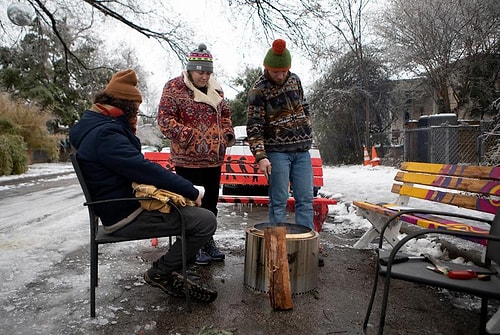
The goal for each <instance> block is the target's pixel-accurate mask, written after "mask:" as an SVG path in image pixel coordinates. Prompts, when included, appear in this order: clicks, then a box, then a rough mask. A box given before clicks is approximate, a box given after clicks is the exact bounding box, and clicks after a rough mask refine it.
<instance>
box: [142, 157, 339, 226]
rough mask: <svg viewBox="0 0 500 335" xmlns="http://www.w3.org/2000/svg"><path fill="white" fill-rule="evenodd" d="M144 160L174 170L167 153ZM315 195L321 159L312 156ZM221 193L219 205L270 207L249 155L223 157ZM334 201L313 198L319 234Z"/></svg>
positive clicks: (264, 183) (320, 178)
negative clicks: (329, 207)
mask: <svg viewBox="0 0 500 335" xmlns="http://www.w3.org/2000/svg"><path fill="white" fill-rule="evenodd" d="M144 157H145V158H147V159H149V160H150V161H153V162H156V163H158V164H160V165H161V166H163V167H164V168H166V169H169V170H171V171H174V170H175V169H174V166H173V165H172V162H171V161H170V153H168V152H146V153H145V154H144ZM312 164H313V174H314V187H315V195H316V194H317V191H318V190H319V189H320V188H321V187H322V186H323V166H322V161H321V158H320V157H312ZM221 185H222V194H221V195H220V196H219V202H220V203H232V204H249V205H252V204H255V205H267V204H269V197H268V196H267V195H265V194H267V179H266V177H265V176H264V174H263V173H261V172H259V171H258V167H257V165H256V164H255V163H254V158H253V156H251V155H243V154H242V155H238V154H236V155H235V154H233V155H226V156H225V158H224V164H223V165H222V172H221ZM335 204H337V201H336V200H335V199H327V198H320V197H317V196H315V198H314V202H313V209H314V229H315V230H316V231H318V232H320V231H321V229H322V226H323V223H324V222H325V220H326V218H327V217H328V205H335ZM287 205H288V209H289V210H291V211H293V209H294V207H295V199H294V198H293V197H290V198H288V204H287Z"/></svg>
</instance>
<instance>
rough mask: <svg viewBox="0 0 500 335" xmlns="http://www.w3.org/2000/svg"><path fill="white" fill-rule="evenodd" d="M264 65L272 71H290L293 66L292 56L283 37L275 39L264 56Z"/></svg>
mask: <svg viewBox="0 0 500 335" xmlns="http://www.w3.org/2000/svg"><path fill="white" fill-rule="evenodd" d="M264 67H265V68H266V69H268V70H270V71H288V70H290V68H291V67H292V56H291V55H290V52H289V51H288V49H287V48H286V42H285V41H284V40H282V39H277V40H274V42H273V45H272V47H271V49H269V50H268V51H267V53H266V57H264Z"/></svg>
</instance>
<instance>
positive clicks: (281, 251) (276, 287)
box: [264, 227, 293, 310]
mask: <svg viewBox="0 0 500 335" xmlns="http://www.w3.org/2000/svg"><path fill="white" fill-rule="evenodd" d="M264 239H265V254H266V262H267V269H266V271H268V274H269V276H268V278H269V299H270V301H271V307H272V308H273V309H280V310H287V309H292V308H293V302H292V289H291V285H290V272H289V268H288V256H287V251H286V228H285V227H267V228H264Z"/></svg>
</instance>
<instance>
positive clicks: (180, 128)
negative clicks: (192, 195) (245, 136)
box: [158, 71, 234, 168]
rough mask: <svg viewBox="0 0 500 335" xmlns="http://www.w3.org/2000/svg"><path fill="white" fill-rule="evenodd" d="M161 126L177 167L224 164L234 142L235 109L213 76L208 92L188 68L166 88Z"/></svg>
mask: <svg viewBox="0 0 500 335" xmlns="http://www.w3.org/2000/svg"><path fill="white" fill-rule="evenodd" d="M158 127H159V128H160V130H161V132H162V133H163V134H164V135H165V136H166V137H167V138H168V139H169V140H170V155H171V159H172V162H173V164H174V166H180V167H187V168H203V167H215V166H221V165H222V163H223V160H224V155H225V153H226V147H227V146H232V145H233V143H234V131H233V127H232V124H231V111H230V110H229V107H228V105H227V103H226V101H225V100H224V96H223V93H222V89H221V88H220V86H219V84H218V83H217V82H216V81H215V80H213V79H212V78H210V80H209V82H208V89H207V93H206V94H205V93H203V92H201V91H200V90H198V89H197V88H196V87H194V85H193V84H192V83H191V81H190V80H189V79H188V78H187V72H186V71H184V72H183V74H182V75H181V76H179V77H176V78H173V79H171V80H169V81H168V82H167V83H166V84H165V86H164V87H163V93H162V96H161V99H160V104H159V108H158Z"/></svg>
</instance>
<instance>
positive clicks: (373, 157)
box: [372, 147, 380, 166]
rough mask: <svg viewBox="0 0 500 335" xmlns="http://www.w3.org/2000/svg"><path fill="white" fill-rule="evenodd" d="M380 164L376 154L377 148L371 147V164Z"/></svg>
mask: <svg viewBox="0 0 500 335" xmlns="http://www.w3.org/2000/svg"><path fill="white" fill-rule="evenodd" d="M377 165H380V158H378V156H377V150H375V147H372V166H377Z"/></svg>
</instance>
